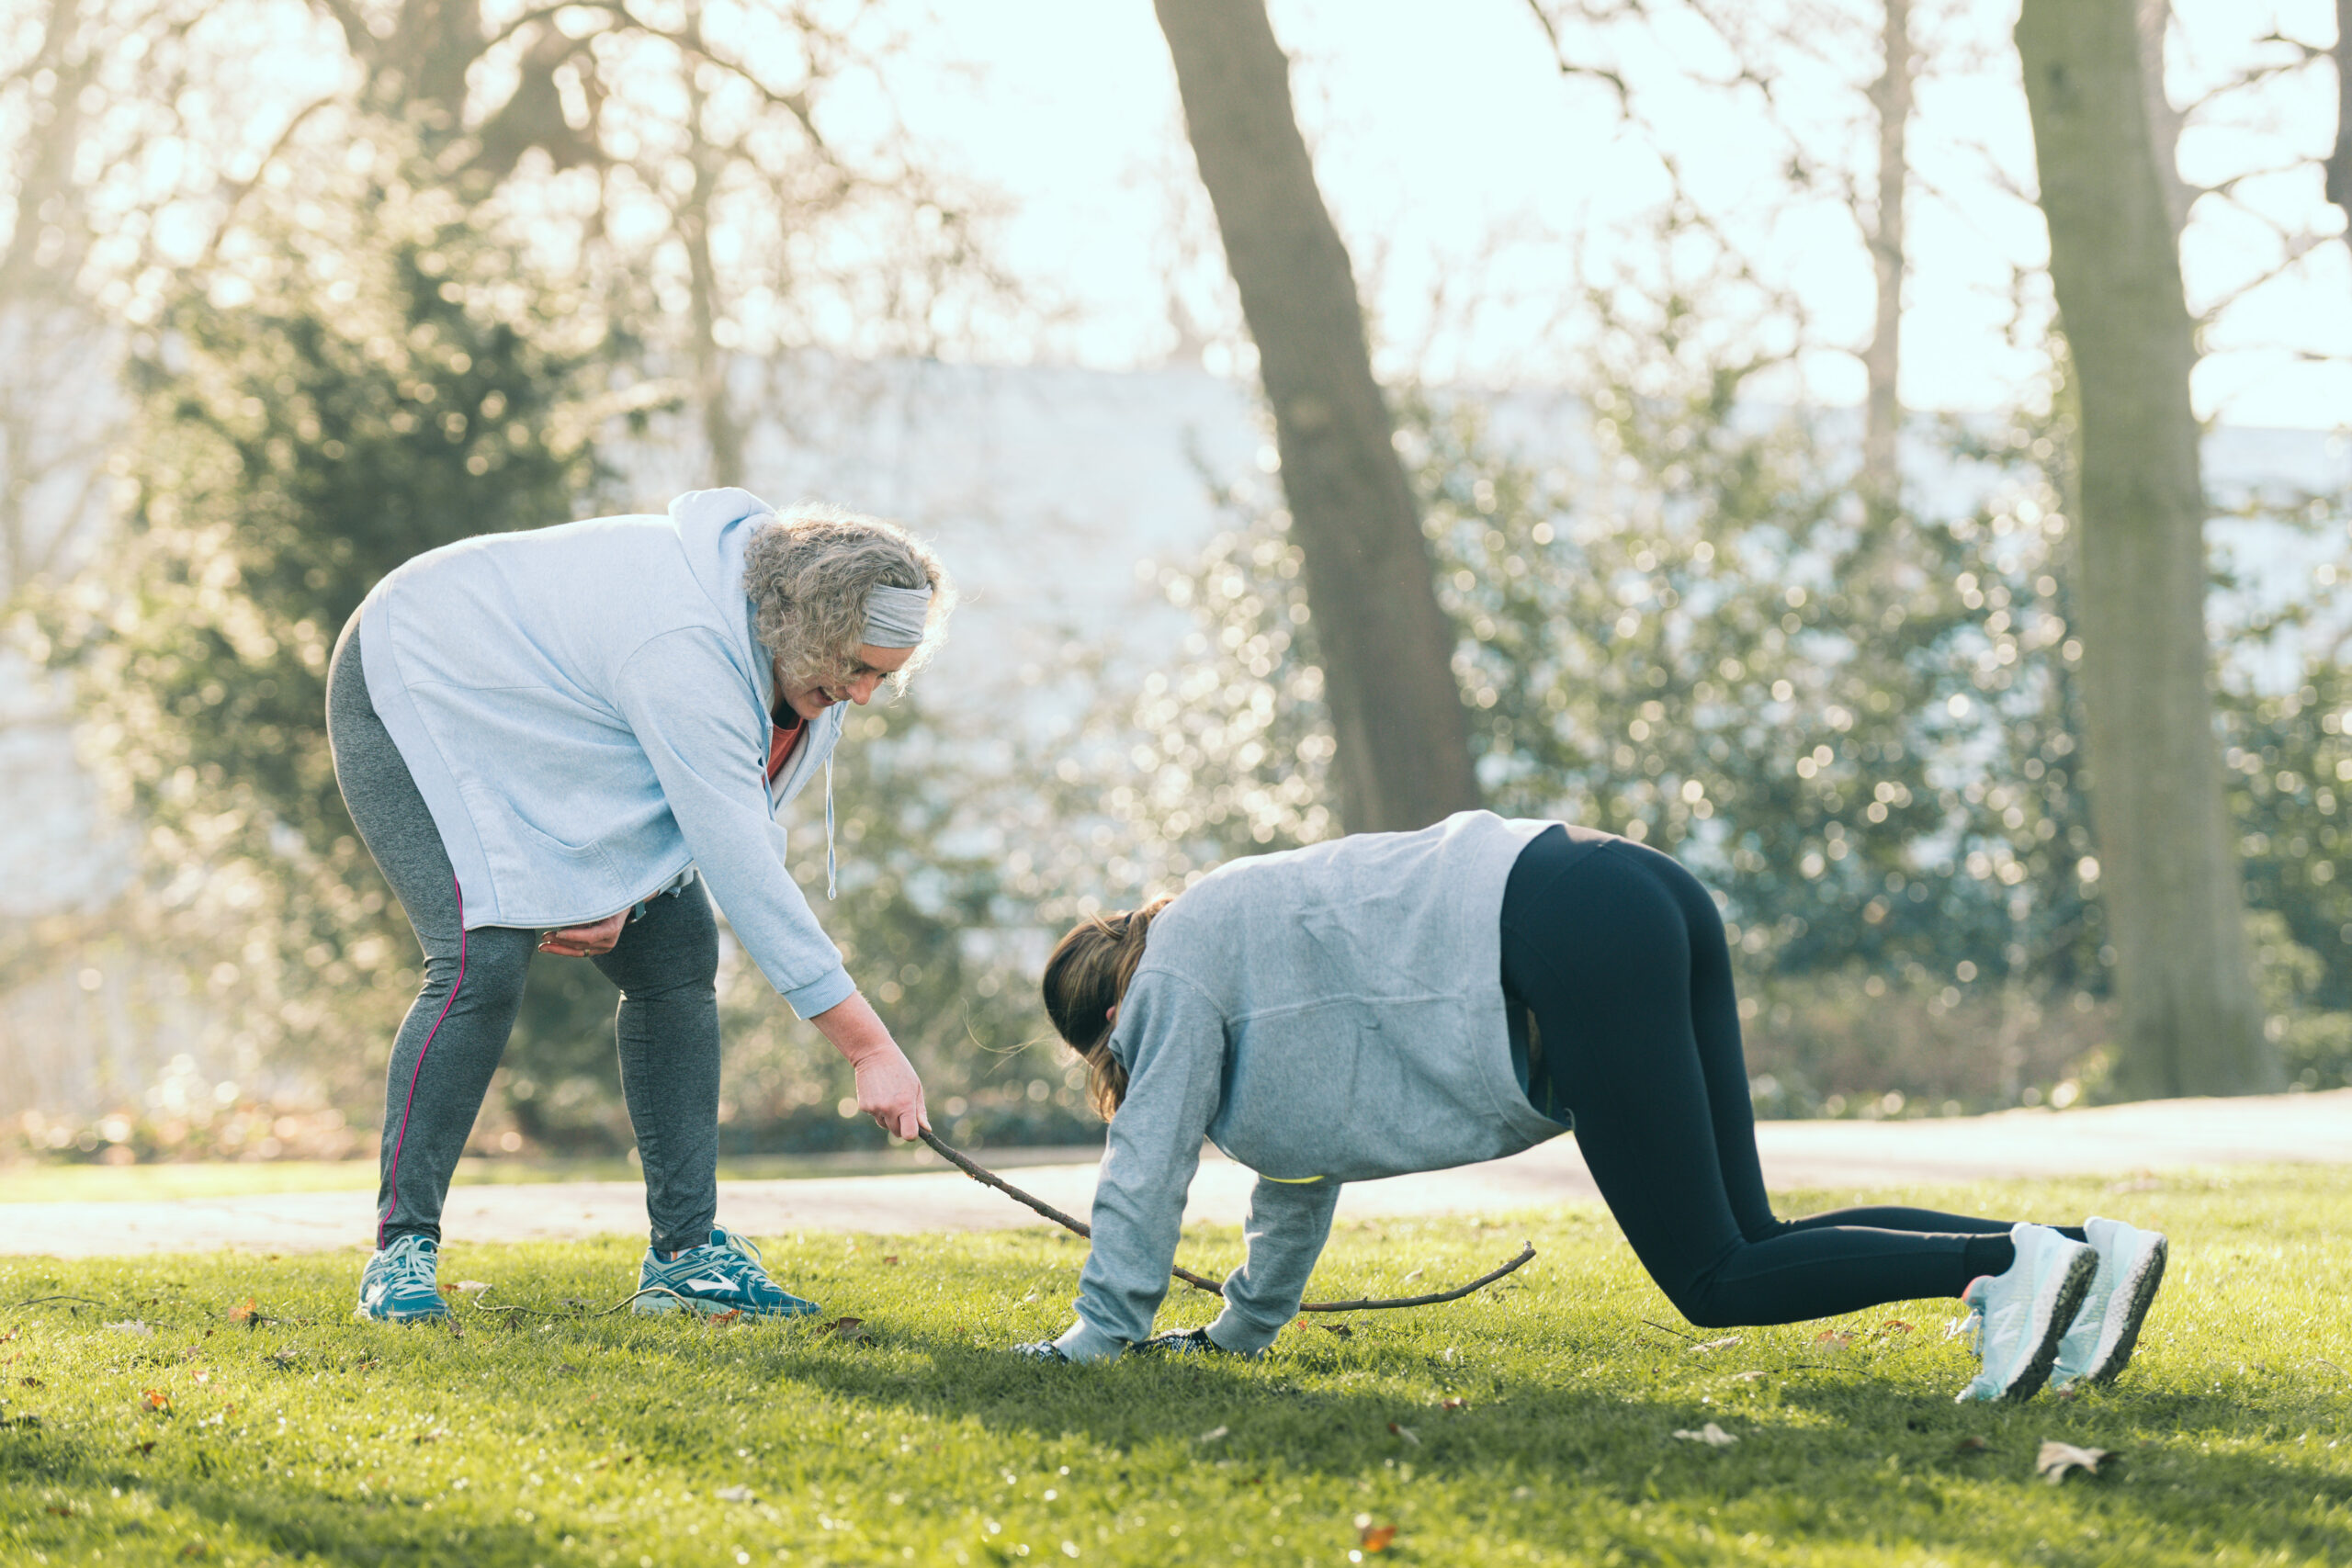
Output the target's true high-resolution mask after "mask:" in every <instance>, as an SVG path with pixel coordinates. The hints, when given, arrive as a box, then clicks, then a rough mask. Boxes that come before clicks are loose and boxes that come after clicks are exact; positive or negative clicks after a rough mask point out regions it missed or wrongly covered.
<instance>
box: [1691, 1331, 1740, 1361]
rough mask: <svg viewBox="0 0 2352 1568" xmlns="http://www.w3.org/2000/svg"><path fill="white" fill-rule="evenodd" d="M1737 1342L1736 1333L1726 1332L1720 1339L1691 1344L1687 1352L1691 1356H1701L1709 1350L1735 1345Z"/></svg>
mask: <svg viewBox="0 0 2352 1568" xmlns="http://www.w3.org/2000/svg"><path fill="white" fill-rule="evenodd" d="M1738 1343H1739V1336H1738V1335H1736V1334H1726V1335H1724V1337H1722V1338H1721V1339H1709V1340H1706V1341H1704V1342H1703V1343H1701V1344H1697V1345H1693V1346H1691V1349H1690V1352H1689V1353H1690V1354H1691V1355H1693V1356H1703V1355H1705V1354H1706V1353H1707V1352H1708V1351H1710V1350H1720V1349H1722V1348H1724V1346H1726V1345H1736V1344H1738Z"/></svg>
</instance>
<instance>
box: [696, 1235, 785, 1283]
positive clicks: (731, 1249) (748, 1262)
mask: <svg viewBox="0 0 2352 1568" xmlns="http://www.w3.org/2000/svg"><path fill="white" fill-rule="evenodd" d="M718 1234H719V1235H723V1236H725V1237H726V1238H727V1239H726V1241H725V1242H724V1243H719V1242H708V1241H707V1242H704V1243H703V1244H702V1245H701V1246H700V1247H695V1249H694V1253H707V1254H710V1255H711V1256H710V1257H709V1258H707V1260H699V1261H698V1263H697V1267H701V1268H706V1269H717V1270H718V1271H719V1272H720V1273H722V1274H724V1275H726V1276H727V1279H728V1282H729V1284H733V1285H738V1286H740V1285H741V1284H743V1283H744V1282H745V1280H747V1279H748V1278H750V1277H752V1276H757V1277H758V1278H759V1279H760V1280H767V1269H766V1267H765V1265H763V1263H762V1262H761V1261H760V1249H759V1248H758V1247H756V1246H754V1245H753V1244H752V1243H751V1242H750V1241H747V1240H745V1239H744V1238H743V1237H742V1236H740V1235H736V1234H735V1233H734V1232H733V1231H721V1232H719V1233H718ZM688 1256H693V1254H689V1255H688ZM680 1261H682V1262H683V1261H684V1259H683V1258H681V1259H680Z"/></svg>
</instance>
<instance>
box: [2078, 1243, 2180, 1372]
mask: <svg viewBox="0 0 2352 1568" xmlns="http://www.w3.org/2000/svg"><path fill="white" fill-rule="evenodd" d="M2083 1234H2084V1235H2086V1236H2088V1237H2090V1241H2091V1247H2092V1250H2094V1251H2095V1252H2097V1253H2098V1274H2097V1275H2096V1276H2095V1277H2094V1278H2093V1279H2092V1280H2091V1288H2090V1291H2089V1292H2088V1293H2087V1294H2086V1295H2085V1296H2084V1297H2083V1304H2082V1308H2081V1310H2080V1311H2078V1312H2076V1313H2075V1321H2074V1325H2073V1326H2072V1327H2070V1328H2068V1329H2067V1330H2066V1334H2065V1337H2064V1338H2063V1339H2061V1340H2059V1341H2058V1369H2057V1371H2056V1372H2055V1373H2054V1374H2053V1375H2054V1377H2055V1378H2056V1380H2057V1383H2058V1386H2059V1387H2060V1388H2064V1387H2066V1386H2068V1385H2069V1384H2072V1383H2103V1382H2113V1381H2115V1376H2116V1374H2117V1373H2119V1372H2120V1371H2122V1370H2123V1369H2124V1368H2125V1367H2126V1366H2128V1365H2129V1364H2130V1363H2131V1348H2132V1347H2133V1346H2135V1345H2137V1344H2138V1343H2139V1342H2140V1325H2141V1324H2143V1322H2145V1321H2146V1320H2147V1316H2148V1308H2149V1307H2150V1306H2152V1305H2153V1304H2154V1303H2155V1299H2156V1287H2157V1286H2158V1285H2161V1284H2163V1283H2164V1279H2165V1238H2164V1233H2163V1232H2161V1231H2143V1230H2142V1229H2140V1228H2139V1227H2138V1226H2137V1225H2127V1224H2124V1223H2123V1222H2122V1221H2121V1220H2102V1219H2098V1218H2092V1219H2088V1220H2086V1221H2084V1222H2083Z"/></svg>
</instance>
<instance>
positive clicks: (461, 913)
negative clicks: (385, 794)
mask: <svg viewBox="0 0 2352 1568" xmlns="http://www.w3.org/2000/svg"><path fill="white" fill-rule="evenodd" d="M449 886H451V887H453V888H456V889H457V894H458V977H457V979H456V980H455V981H453V982H452V983H451V984H450V987H449V999H448V1000H447V1001H446V1002H443V1003H442V1004H441V1017H440V1018H436V1019H435V1020H434V1021H433V1027H432V1028H430V1029H428V1030H426V1031H425V1032H424V1044H422V1045H420V1046H418V1047H417V1048H416V1066H414V1067H413V1068H411V1069H410V1071H409V1075H408V1099H407V1100H405V1101H404V1102H402V1104H401V1130H400V1133H399V1134H398V1135H397V1136H395V1137H394V1138H393V1139H392V1173H391V1175H390V1176H389V1177H387V1178H386V1179H385V1181H384V1186H385V1188H386V1189H387V1190H389V1191H390V1194H391V1199H390V1202H389V1203H388V1204H387V1205H386V1206H385V1209H384V1212H383V1213H380V1214H379V1215H377V1216H376V1250H377V1251H379V1252H381V1251H382V1250H383V1249H384V1227H385V1226H386V1225H388V1224H391V1222H392V1210H394V1209H396V1208H398V1207H399V1206H400V1201H401V1196H400V1187H401V1145H402V1144H405V1143H407V1142H408V1113H409V1111H410V1110H411V1108H412V1107H413V1106H414V1105H415V1104H416V1080H417V1079H418V1078H419V1077H422V1076H423V1075H424V1056H425V1053H426V1052H428V1051H430V1050H432V1049H433V1037H434V1036H435V1035H436V1034H438V1033H440V1032H441V1020H442V1019H445V1018H447V1017H448V1016H449V1010H450V1009H451V1008H453V1007H455V1006H457V1005H458V987H461V986H463V985H464V984H465V983H466V890H465V889H464V888H463V887H458V881H457V878H455V877H451V878H450V879H449Z"/></svg>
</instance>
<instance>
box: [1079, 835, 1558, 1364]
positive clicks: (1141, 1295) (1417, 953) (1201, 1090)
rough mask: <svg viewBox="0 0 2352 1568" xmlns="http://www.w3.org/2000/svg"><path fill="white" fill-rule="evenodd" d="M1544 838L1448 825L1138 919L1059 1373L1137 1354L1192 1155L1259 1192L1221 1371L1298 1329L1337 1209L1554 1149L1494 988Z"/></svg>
mask: <svg viewBox="0 0 2352 1568" xmlns="http://www.w3.org/2000/svg"><path fill="white" fill-rule="evenodd" d="M1551 826H1552V824H1551V823H1549V822H1536V821H1520V820H1507V819H1505V818H1500V817H1497V816H1495V815H1494V814H1493V813H1491V812H1486V811H1464V812H1457V813H1456V814H1455V815H1453V816H1452V817H1449V818H1446V819H1445V820H1444V821H1442V822H1440V823H1438V824H1437V825H1436V826H1434V827H1430V828H1424V829H1421V830H1420V831H1419V832H1415V833H1357V834H1352V835H1351V836H1350V837H1347V838H1344V839H1334V840H1330V841H1329V842H1328V843H1321V844H1315V845H1312V846H1310V847H1308V848H1306V849H1301V850H1288V851H1284V852H1281V853H1279V854H1267V855H1255V856H1252V857H1250V858H1249V859H1246V860H1237V861H1232V862H1229V863H1227V864H1225V865H1222V866H1219V867H1218V868H1217V869H1216V870H1215V871H1213V872H1211V873H1210V874H1208V875H1206V876H1204V877H1203V878H1201V880H1200V881H1198V882H1196V883H1194V884H1193V886H1191V887H1188V888H1186V889H1185V890H1184V891H1183V892H1182V894H1180V895H1179V896H1178V897H1177V898H1176V900H1175V902H1174V903H1171V904H1170V905H1169V906H1168V908H1165V909H1162V910H1161V911H1160V912H1159V915H1158V916H1157V917H1156V918H1155V919H1153V920H1152V922H1151V929H1150V931H1149V932H1148V934H1147V935H1146V937H1145V939H1144V950H1143V962H1142V963H1141V964H1138V965H1137V966H1136V973H1135V978H1134V979H1133V980H1131V981H1130V982H1128V985H1127V989H1126V994H1125V997H1123V998H1121V1000H1120V1003H1119V1019H1118V1024H1117V1026H1116V1027H1115V1028H1114V1029H1113V1030H1112V1032H1111V1041H1110V1044H1111V1054H1112V1055H1114V1056H1116V1057H1117V1058H1118V1059H1119V1063H1120V1065H1121V1066H1124V1067H1125V1068H1126V1069H1127V1094H1126V1099H1125V1100H1124V1101H1122V1102H1121V1104H1120V1106H1119V1113H1118V1114H1117V1115H1116V1116H1114V1117H1113V1118H1112V1119H1111V1131H1110V1136H1109V1138H1108V1139H1107V1141H1106V1142H1105V1145H1104V1147H1103V1168H1102V1174H1101V1175H1100V1176H1099V1177H1098V1178H1097V1179H1096V1182H1095V1187H1094V1211H1093V1229H1094V1246H1093V1248H1092V1250H1091V1252H1090V1253H1089V1254H1088V1255H1087V1258H1086V1267H1085V1269H1083V1270H1082V1271H1081V1272H1080V1275H1079V1291H1078V1301H1077V1303H1076V1305H1077V1308H1078V1321H1077V1322H1076V1323H1074V1324H1072V1325H1070V1327H1069V1330H1068V1331H1067V1332H1065V1333H1064V1334H1063V1335H1062V1336H1061V1337H1060V1338H1058V1339H1057V1340H1056V1341H1055V1343H1056V1344H1057V1345H1058V1346H1060V1347H1061V1349H1062V1353H1063V1354H1064V1355H1066V1356H1068V1357H1069V1359H1072V1360H1077V1361H1093V1360H1103V1359H1109V1358H1111V1357H1114V1356H1117V1355H1118V1354H1120V1352H1122V1351H1123V1350H1125V1348H1126V1347H1127V1346H1128V1345H1130V1344H1133V1343H1134V1342H1135V1341H1136V1340H1139V1339H1142V1338H1143V1337H1146V1336H1147V1335H1148V1334H1149V1333H1150V1332H1151V1324H1152V1317H1153V1315H1154V1314H1156V1313H1158V1311H1159V1303H1160V1300H1161V1298H1162V1297H1164V1296H1165V1295H1166V1294H1167V1293H1168V1270H1169V1265H1170V1263H1172V1262H1173V1261H1174V1260H1175V1257H1176V1242H1177V1238H1178V1236H1179V1235H1180V1234H1181V1233H1182V1228H1183V1224H1184V1194H1185V1191H1186V1190H1187V1189H1188V1188H1190V1187H1191V1186H1192V1184H1193V1172H1194V1171H1195V1169H1197V1168H1198V1167H1199V1165H1200V1160H1201V1141H1202V1139H1203V1138H1206V1139H1207V1140H1208V1141H1209V1142H1210V1143H1213V1144H1215V1145H1216V1146H1217V1147H1218V1148H1220V1149H1222V1150H1224V1151H1225V1152H1226V1153H1227V1155H1229V1156H1232V1157H1233V1158H1234V1159H1235V1160H1237V1161H1238V1162H1239V1163H1240V1164H1242V1165H1245V1166H1248V1167H1249V1168H1251V1169H1252V1170H1255V1171H1257V1172H1258V1178H1259V1179H1258V1184H1257V1187H1256V1189H1255V1190H1254V1191H1253V1192H1252V1193H1251V1194H1250V1220H1249V1224H1248V1225H1247V1227H1246V1228H1245V1233H1244V1235H1245V1240H1246V1241H1247V1244H1248V1247H1249V1254H1248V1257H1247V1258H1245V1259H1244V1261H1243V1263H1242V1265H1241V1267H1240V1268H1238V1269H1235V1270H1234V1271H1233V1272H1232V1273H1231V1274H1230V1275H1228V1276H1227V1279H1226V1281H1225V1310H1224V1311H1223V1312H1222V1313H1220V1314H1217V1317H1216V1321H1215V1322H1214V1323H1212V1324H1210V1325H1208V1331H1209V1337H1211V1338H1212V1339H1214V1340H1215V1341H1216V1343H1217V1344H1218V1345H1219V1346H1221V1347H1222V1348H1225V1349H1227V1350H1241V1351H1255V1350H1261V1349H1263V1348H1266V1347H1267V1346H1268V1345H1270V1344H1272V1342H1273V1338H1274V1336H1275V1334H1276V1333H1277V1332H1278V1331H1279V1330H1280V1329H1281V1327H1282V1325H1283V1324H1285V1323H1287V1322H1289V1321H1290V1319H1291V1317H1292V1315H1293V1314H1295V1313H1296V1312H1297V1311H1298V1302H1299V1297H1300V1296H1301V1295H1302V1294H1304V1293H1305V1292H1306V1279H1307V1275H1308V1273H1309V1272H1310V1271H1311V1270H1312V1269H1314V1267H1315V1260H1316V1258H1318V1257H1319V1256H1321V1254H1322V1251H1323V1243H1324V1241H1325V1239H1326V1238H1327V1237H1328V1236H1329V1234H1330V1230H1331V1215H1332V1213H1333V1211H1334V1210H1336V1209H1337V1208H1338V1206H1339V1201H1340V1185H1341V1184H1342V1183H1344V1182H1349V1181H1373V1180H1377V1179H1380V1178H1382V1177H1388V1176H1401V1175H1405V1174H1408V1173H1409V1172H1413V1171H1421V1170H1442V1169H1444V1168H1447V1167H1449V1166H1456V1165H1467V1164H1470V1163H1471V1162H1472V1161H1475V1160H1487V1159H1499V1158H1501V1157H1502V1156H1505V1155H1510V1154H1516V1153H1518V1152H1519V1151H1520V1150H1521V1149H1524V1148H1528V1147H1530V1146H1532V1145H1535V1144H1538V1143H1541V1142H1543V1141H1544V1139H1546V1138H1550V1137H1555V1136H1557V1135H1558V1134H1561V1133H1563V1132H1565V1131H1566V1126H1565V1125H1563V1124H1562V1123H1560V1122H1553V1121H1549V1120H1547V1119H1546V1118H1545V1117H1544V1114H1543V1113H1542V1112H1541V1111H1537V1110H1536V1109H1535V1107H1534V1106H1532V1105H1531V1104H1529V1103H1528V1100H1527V1096H1526V1095H1525V1094H1524V1093H1523V1092H1521V1086H1520V1080H1519V1077H1518V1073H1517V1070H1516V1068H1515V1066H1514V1065H1513V1060H1512V1055H1511V1043H1510V1023H1509V1020H1508V1018H1507V1016H1506V1014H1505V1011H1504V1000H1503V980H1502V908H1503V890H1504V888H1505V887H1506V886H1508V885H1509V883H1510V871H1511V867H1512V865H1513V864H1515V863H1517V862H1518V859H1519V855H1520V852H1521V851H1522V850H1524V849H1525V848H1526V847H1527V846H1528V844H1529V843H1531V842H1532V841H1533V840H1534V839H1535V837H1536V835H1538V834H1540V833H1542V832H1543V831H1544V829H1547V828H1549V827H1551Z"/></svg>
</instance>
